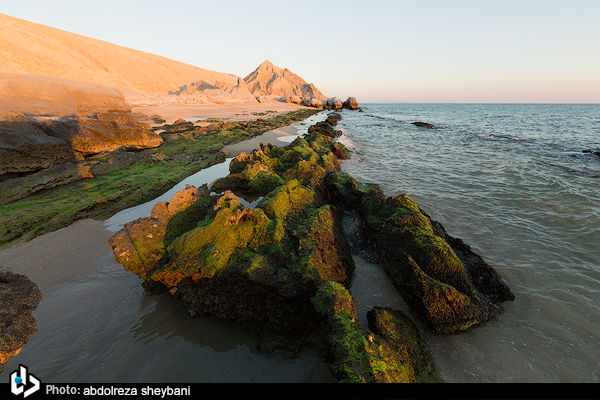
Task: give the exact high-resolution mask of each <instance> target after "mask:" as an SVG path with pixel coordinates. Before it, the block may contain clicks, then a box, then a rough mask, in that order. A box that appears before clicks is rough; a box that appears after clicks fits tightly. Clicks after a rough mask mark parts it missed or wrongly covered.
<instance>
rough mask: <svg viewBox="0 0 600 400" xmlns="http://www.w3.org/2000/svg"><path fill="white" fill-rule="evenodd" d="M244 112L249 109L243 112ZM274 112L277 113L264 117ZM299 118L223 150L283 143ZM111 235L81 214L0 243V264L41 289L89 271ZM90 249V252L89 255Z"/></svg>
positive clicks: (180, 108)
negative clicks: (26, 237) (38, 233)
mask: <svg viewBox="0 0 600 400" xmlns="http://www.w3.org/2000/svg"><path fill="white" fill-rule="evenodd" d="M306 108H308V107H303V106H299V105H296V104H289V103H265V104H262V103H247V104H211V105H193V106H190V105H167V106H153V107H136V108H135V109H134V111H133V112H138V113H142V114H146V115H151V114H150V113H152V114H153V113H155V112H156V113H158V115H160V116H161V117H163V118H164V119H166V120H167V122H166V123H172V122H174V121H176V120H177V119H179V118H193V117H200V118H223V119H225V118H232V119H236V118H239V119H236V120H243V119H246V120H251V119H258V118H261V117H262V116H260V115H254V114H252V113H264V112H266V111H276V112H278V113H281V114H283V113H287V112H290V111H294V110H298V109H306ZM244 112H245V113H247V115H241V114H243V113H244ZM274 115H277V114H271V115H269V116H267V117H270V116H274ZM299 123H302V122H298V123H295V124H291V125H288V126H284V127H280V128H277V129H274V130H271V131H267V132H265V133H263V134H262V135H259V136H256V137H254V138H251V139H248V140H244V141H242V142H239V143H236V144H232V145H228V146H225V147H224V148H223V149H222V150H221V151H222V152H223V153H225V155H226V157H228V158H230V157H235V156H237V155H238V154H240V153H242V152H244V153H251V152H252V151H253V150H254V149H256V148H259V147H260V143H261V142H262V143H265V144H266V143H271V144H274V145H277V146H285V145H287V144H288V143H286V142H285V141H280V140H278V139H279V138H281V137H289V136H295V135H298V132H299V131H300V129H298V128H297V127H295V125H296V124H299ZM110 236H112V233H111V232H110V230H108V228H107V226H106V223H105V222H103V220H99V219H93V218H86V219H80V220H77V221H75V222H73V223H72V224H71V225H69V226H67V227H64V228H61V229H58V230H56V231H53V232H50V233H46V234H43V235H41V236H38V237H35V238H34V239H32V240H30V241H26V242H23V241H17V242H14V243H12V244H9V245H8V246H6V247H4V248H2V249H0V264H4V265H7V266H9V267H11V268H12V269H13V271H14V272H15V273H19V274H24V275H27V276H28V277H30V278H31V279H32V280H33V281H34V282H35V283H37V284H38V285H39V286H40V289H41V290H42V291H43V292H45V291H46V290H49V289H51V288H53V287H55V286H56V285H59V284H61V283H64V282H67V281H69V280H70V279H72V278H74V277H76V276H78V275H82V274H85V273H88V272H91V271H93V270H94V265H92V264H94V263H93V260H94V257H93V255H94V254H100V253H102V252H103V250H104V247H105V246H106V242H107V241H108V239H109V238H110ZM88 253H89V254H91V255H92V257H90V258H87V254H88ZM38 260H44V262H42V263H40V262H39V261H38ZM47 260H51V261H47ZM85 260H88V261H85Z"/></svg>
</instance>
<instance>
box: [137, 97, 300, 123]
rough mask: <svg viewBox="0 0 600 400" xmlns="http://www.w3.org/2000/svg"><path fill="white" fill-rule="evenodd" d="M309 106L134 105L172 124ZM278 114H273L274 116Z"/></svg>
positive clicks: (235, 118) (249, 116) (237, 118)
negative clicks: (179, 120) (189, 119)
mask: <svg viewBox="0 0 600 400" xmlns="http://www.w3.org/2000/svg"><path fill="white" fill-rule="evenodd" d="M301 108H309V107H304V106H300V105H298V104H293V103H280V102H273V103H258V102H252V103H229V104H197V105H195V104H167V105H161V106H145V107H132V109H131V111H132V112H134V113H140V114H145V115H148V116H151V115H160V116H161V117H162V118H163V119H164V120H166V123H167V124H172V123H173V122H175V121H177V120H178V119H179V118H184V119H185V118H222V119H228V120H231V121H247V120H251V119H257V118H265V117H267V118H268V117H269V116H261V115H253V114H252V113H264V112H267V111H276V112H277V113H280V114H281V113H286V112H289V111H294V110H299V109H301ZM274 115H277V114H272V115H270V116H274Z"/></svg>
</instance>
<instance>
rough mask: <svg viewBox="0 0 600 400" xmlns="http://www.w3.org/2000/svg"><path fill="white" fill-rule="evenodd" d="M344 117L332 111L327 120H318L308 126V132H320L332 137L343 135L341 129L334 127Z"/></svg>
mask: <svg viewBox="0 0 600 400" xmlns="http://www.w3.org/2000/svg"><path fill="white" fill-rule="evenodd" d="M341 118H342V116H341V115H340V114H338V113H335V112H334V113H331V114H329V115H328V116H327V119H326V120H325V121H321V122H317V123H316V124H315V125H312V126H310V127H309V128H308V133H318V134H319V135H325V136H328V137H330V138H332V139H333V138H336V137H338V136H341V135H342V132H341V131H339V130H335V129H333V127H334V126H336V125H337V122H338V121H339V120H340V119H341Z"/></svg>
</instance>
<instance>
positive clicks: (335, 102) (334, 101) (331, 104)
mask: <svg viewBox="0 0 600 400" xmlns="http://www.w3.org/2000/svg"><path fill="white" fill-rule="evenodd" d="M323 107H324V108H329V109H332V110H341V109H342V107H343V103H342V101H341V100H340V99H338V98H337V97H330V98H328V99H326V100H325V101H324V102H323Z"/></svg>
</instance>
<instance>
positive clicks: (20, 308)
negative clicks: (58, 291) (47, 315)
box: [0, 265, 43, 372]
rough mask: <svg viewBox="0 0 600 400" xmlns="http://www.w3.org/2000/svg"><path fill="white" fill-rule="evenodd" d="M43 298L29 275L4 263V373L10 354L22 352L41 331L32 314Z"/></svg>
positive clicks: (0, 318) (0, 343)
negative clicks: (12, 269)
mask: <svg viewBox="0 0 600 400" xmlns="http://www.w3.org/2000/svg"><path fill="white" fill-rule="evenodd" d="M42 297H43V296H42V292H41V291H40V289H39V288H38V286H37V285H36V284H35V283H33V282H32V281H31V280H29V278H27V277H26V276H25V275H20V274H15V273H13V272H12V271H11V269H10V268H9V267H6V266H3V265H0V305H2V306H1V307H0V372H2V371H3V370H4V368H5V367H6V364H7V362H8V357H10V356H15V355H17V354H19V352H20V351H21V349H22V348H23V346H24V345H25V343H27V341H28V340H29V335H33V334H34V333H36V332H37V328H36V321H35V318H33V316H32V315H31V313H32V312H33V310H35V309H36V308H37V306H38V304H39V303H40V301H41V300H42Z"/></svg>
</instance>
